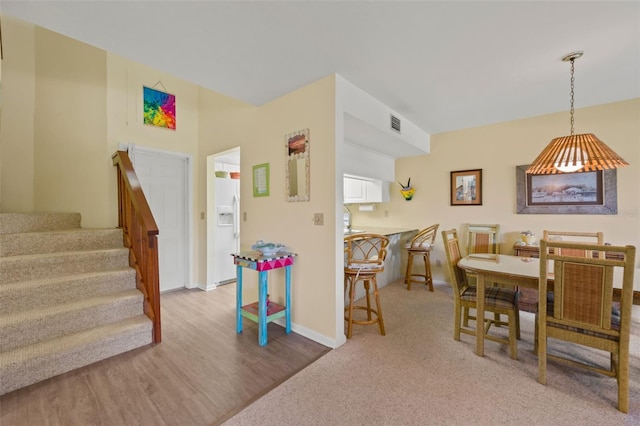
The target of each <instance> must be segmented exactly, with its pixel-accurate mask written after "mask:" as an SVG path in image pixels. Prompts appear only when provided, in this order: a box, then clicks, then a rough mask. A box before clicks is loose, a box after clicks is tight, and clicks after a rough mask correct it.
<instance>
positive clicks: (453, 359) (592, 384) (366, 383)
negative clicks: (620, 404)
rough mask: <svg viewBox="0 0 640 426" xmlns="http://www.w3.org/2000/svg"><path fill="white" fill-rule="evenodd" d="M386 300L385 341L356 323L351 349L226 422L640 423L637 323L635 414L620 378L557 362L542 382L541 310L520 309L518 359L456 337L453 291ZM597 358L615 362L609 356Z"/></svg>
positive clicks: (396, 289)
mask: <svg viewBox="0 0 640 426" xmlns="http://www.w3.org/2000/svg"><path fill="white" fill-rule="evenodd" d="M381 300H382V307H383V310H384V318H385V325H386V331H387V335H386V336H381V335H379V334H377V328H376V326H354V327H355V328H354V333H353V338H352V339H350V340H349V341H348V342H347V343H346V344H345V345H343V346H341V347H340V348H338V349H336V350H333V351H331V352H330V353H328V354H327V355H325V356H323V357H322V358H320V359H319V360H318V361H316V362H315V363H313V364H311V365H310V366H308V367H307V368H306V369H304V370H302V371H301V372H300V373H298V374H297V375H295V376H294V377H292V378H291V379H289V380H288V381H286V382H284V383H283V384H282V385H280V386H279V387H277V388H275V389H274V390H272V391H271V392H270V393H268V394H266V395H265V396H264V397H262V398H261V399H259V400H257V401H256V402H255V403H253V404H252V405H250V406H249V407H247V408H246V409H245V410H243V411H242V412H240V413H239V414H237V415H236V416H235V417H233V418H231V419H230V420H228V421H227V422H225V423H224V424H225V426H233V425H256V424H259V425H262V426H267V425H365V424H366V425H432V424H434V425H468V424H473V425H497V424H510V425H625V424H628V425H631V424H635V425H637V424H640V375H639V373H640V324H638V323H634V324H633V325H632V333H633V335H632V338H631V354H632V355H631V359H630V362H631V371H630V378H631V386H630V412H629V414H623V413H621V412H619V411H618V410H617V409H616V406H617V385H616V382H615V379H612V378H609V377H606V376H603V375H599V374H595V373H589V372H585V371H583V370H575V369H571V368H569V367H566V366H560V365H558V364H555V363H553V362H551V361H550V364H549V367H548V372H547V378H548V384H547V385H546V386H545V385H541V384H539V383H538V382H537V381H536V378H537V374H538V364H537V358H536V356H535V355H534V354H533V352H532V349H533V332H534V315H533V314H530V313H521V328H522V340H520V341H519V342H518V356H519V360H518V361H514V360H512V359H510V358H509V355H508V351H507V347H506V346H504V345H500V344H498V343H494V342H489V341H488V342H486V343H485V357H484V358H480V357H478V356H476V355H475V354H474V352H473V349H474V338H473V337H472V336H467V335H463V336H462V340H461V341H460V342H456V341H454V340H453V337H452V336H453V300H452V298H451V291H450V290H449V287H448V285H445V284H440V285H436V286H435V292H433V293H430V292H428V291H427V290H426V289H425V288H424V287H422V286H415V288H413V289H412V290H411V292H407V290H406V289H405V287H404V285H403V284H401V283H399V282H398V283H394V284H391V285H389V286H387V287H384V288H383V289H381ZM505 333H506V330H505ZM550 342H551V341H550ZM551 347H552V348H553V347H556V348H558V346H557V345H553V346H551ZM559 349H560V350H566V349H567V347H566V344H565V345H563V346H560V347H559ZM581 356H582V355H581ZM591 357H592V358H593V359H594V360H599V361H601V362H606V360H607V359H608V358H607V356H606V355H605V354H604V353H599V354H596V355H595V356H591Z"/></svg>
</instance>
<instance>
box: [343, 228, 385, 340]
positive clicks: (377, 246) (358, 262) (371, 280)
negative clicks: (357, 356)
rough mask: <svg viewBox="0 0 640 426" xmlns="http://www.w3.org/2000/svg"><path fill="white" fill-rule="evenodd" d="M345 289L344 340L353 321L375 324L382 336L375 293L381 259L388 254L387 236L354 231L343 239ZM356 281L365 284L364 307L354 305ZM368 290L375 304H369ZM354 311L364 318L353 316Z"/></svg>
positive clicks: (355, 322)
mask: <svg viewBox="0 0 640 426" xmlns="http://www.w3.org/2000/svg"><path fill="white" fill-rule="evenodd" d="M344 243H345V247H344V252H345V265H344V290H345V293H347V294H348V295H349V306H346V307H345V308H344V311H345V316H344V319H345V321H347V339H350V338H351V332H352V329H353V324H360V325H369V324H376V323H377V324H378V328H379V330H380V334H382V335H383V336H384V335H385V331H384V320H383V318H382V308H381V306H380V295H379V294H378V280H377V274H378V273H380V272H382V271H384V259H385V257H386V256H387V246H388V245H389V238H387V237H385V236H384V235H379V234H356V235H350V236H347V237H345V238H344ZM358 281H362V282H363V284H364V291H365V299H366V303H367V304H366V306H357V305H355V301H354V299H355V294H356V286H357V284H358ZM371 290H373V296H374V298H375V302H376V306H375V308H373V307H372V306H371ZM354 310H364V311H365V312H366V314H367V317H366V320H365V319H363V320H360V319H358V320H356V319H354V316H353V312H354Z"/></svg>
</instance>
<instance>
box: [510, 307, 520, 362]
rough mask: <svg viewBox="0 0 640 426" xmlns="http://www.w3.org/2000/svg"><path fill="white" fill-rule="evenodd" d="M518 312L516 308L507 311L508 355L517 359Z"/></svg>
mask: <svg viewBox="0 0 640 426" xmlns="http://www.w3.org/2000/svg"><path fill="white" fill-rule="evenodd" d="M517 316H518V312H517V311H516V310H511V311H509V315H508V317H509V355H510V356H511V359H518V339H517V334H518V333H517V331H516V330H517V329H518V319H517Z"/></svg>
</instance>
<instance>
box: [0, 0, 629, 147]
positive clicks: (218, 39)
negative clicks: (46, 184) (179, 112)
mask: <svg viewBox="0 0 640 426" xmlns="http://www.w3.org/2000/svg"><path fill="white" fill-rule="evenodd" d="M1 8H2V9H1V11H2V13H3V14H9V15H13V16H15V17H18V18H21V19H23V20H26V21H29V22H32V23H34V24H37V25H40V26H42V27H45V28H48V29H51V30H53V31H56V32H59V33H62V34H64V35H67V36H69V37H72V38H75V39H78V40H81V41H83V42H86V43H89V44H91V45H94V46H97V47H99V48H102V49H105V50H107V51H110V52H113V53H116V54H118V55H120V56H123V57H125V58H128V59H131V60H134V61H136V62H139V63H143V64H145V65H148V66H151V67H154V68H156V69H159V70H162V71H165V72H168V73H171V74H173V75H175V76H177V77H180V78H183V79H185V80H188V81H191V82H193V83H196V84H198V85H201V86H203V87H206V88H208V89H211V90H214V91H216V92H218V93H222V94H225V95H228V96H231V97H233V98H236V99H240V100H243V101H246V102H250V103H252V104H255V105H261V104H263V103H265V102H268V101H270V100H273V99H275V98H277V97H279V96H281V95H283V94H285V93H288V92H291V91H293V90H296V89H298V88H300V87H303V86H305V85H307V84H309V83H311V82H313V81H316V80H319V79H321V78H323V77H326V76H328V75H330V74H332V73H338V74H340V75H342V76H343V77H344V78H346V79H347V80H348V81H350V82H351V83H353V84H354V85H356V86H358V87H360V88H361V89H363V90H365V91H366V92H368V93H369V94H371V95H372V96H374V97H376V98H377V99H379V100H380V101H381V102H383V103H384V104H386V105H387V106H389V108H391V109H392V110H393V111H395V112H397V113H398V114H400V115H402V116H404V117H405V118H406V119H408V120H409V121H411V122H413V123H414V124H415V125H417V126H418V127H420V128H421V129H423V130H424V131H426V132H427V133H430V134H435V133H440V132H444V131H451V130H457V129H463V128H469V127H475V126H480V125H485V124H491V123H497V122H502V121H508V120H514V119H519V118H524V117H531V116H536V115H541V114H547V113H552V112H557V111H566V110H568V109H569V69H570V68H569V64H568V63H565V62H562V61H561V58H562V56H564V55H565V54H567V53H570V52H573V51H575V50H583V51H584V52H585V54H584V56H583V57H582V58H581V59H579V60H578V61H576V71H575V106H576V108H581V107H587V106H592V105H599V104H603V103H609V102H615V101H620V100H624V99H631V98H637V97H640V2H638V1H628V2H619V1H602V2H594V1H584V2H583V1H567V2H551V1H532V2H525V1H493V2H489V1H467V2H461V1H449V2H438V1H422V2H420V1H413V2H398V1H388V2H380V1H357V2H356V1H353V2H351V1H350V2H340V1H332V2H328V1H322V2H320V1H287V2H275V1H258V2H246V1H228V2H221V1H195V2H188V1H124V2H122V1H120V2H112V1H83V2H80V1H39V2H38V1H27V0H19V1H12V0H2V5H1ZM567 126H569V120H568V118H567ZM576 132H580V121H579V117H576Z"/></svg>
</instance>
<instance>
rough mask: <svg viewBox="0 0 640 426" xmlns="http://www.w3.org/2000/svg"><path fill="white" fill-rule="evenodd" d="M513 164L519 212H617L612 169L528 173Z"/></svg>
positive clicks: (614, 171) (615, 187)
mask: <svg viewBox="0 0 640 426" xmlns="http://www.w3.org/2000/svg"><path fill="white" fill-rule="evenodd" d="M528 167H529V166H526V165H524V166H517V167H516V193H517V212H518V213H519V214H617V213H618V194H617V193H618V191H617V183H616V176H617V175H616V169H610V170H598V171H592V172H576V173H557V174H553V175H531V174H527V173H526V170H527V168H528Z"/></svg>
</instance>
